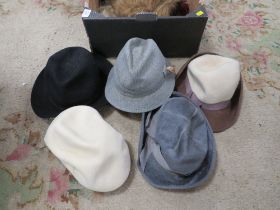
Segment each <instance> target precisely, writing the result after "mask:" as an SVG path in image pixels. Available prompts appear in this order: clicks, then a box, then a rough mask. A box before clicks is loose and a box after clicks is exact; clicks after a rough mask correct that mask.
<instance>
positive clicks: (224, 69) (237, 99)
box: [175, 52, 243, 132]
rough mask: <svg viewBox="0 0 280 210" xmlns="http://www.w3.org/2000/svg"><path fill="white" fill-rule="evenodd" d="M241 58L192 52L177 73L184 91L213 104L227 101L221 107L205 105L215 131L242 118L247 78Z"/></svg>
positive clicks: (177, 81) (177, 85)
mask: <svg viewBox="0 0 280 210" xmlns="http://www.w3.org/2000/svg"><path fill="white" fill-rule="evenodd" d="M240 71H241V70H240V65H239V62H238V61H237V60H234V59H231V58H226V57H223V56H220V55H217V54H214V53H209V52H205V53H199V54H196V55H194V56H192V57H191V58H190V59H188V61H187V62H186V63H185V64H184V65H183V66H182V67H181V69H180V70H179V72H178V74H177V78H176V85H175V89H176V90H177V91H178V92H181V93H183V94H184V95H187V96H188V95H189V93H190V92H193V93H194V94H195V95H196V97H197V98H198V99H199V100H200V101H201V102H203V103H204V105H205V104H206V105H209V107H211V106H214V107H217V104H219V103H224V102H225V101H227V103H225V104H227V105H226V106H224V107H222V108H219V109H216V108H215V109H208V108H206V107H205V106H201V109H202V111H203V112H204V114H205V116H206V118H207V120H208V121H209V123H210V125H211V128H212V129H213V131H214V132H222V131H224V130H226V129H228V128H230V127H231V126H232V125H233V124H234V123H235V122H236V121H237V119H238V116H239V114H240V109H241V105H242V98H243V82H242V77H241V73H240Z"/></svg>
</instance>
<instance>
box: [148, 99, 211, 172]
mask: <svg viewBox="0 0 280 210" xmlns="http://www.w3.org/2000/svg"><path fill="white" fill-rule="evenodd" d="M190 103H191V102H190V101H188V100H187V99H186V98H184V97H178V98H176V97H175V98H171V99H170V100H169V101H168V102H167V103H166V104H165V105H163V106H162V107H161V108H160V110H159V111H158V112H157V113H156V114H154V116H153V118H152V120H151V123H150V126H149V127H148V128H147V133H148V135H149V136H150V137H151V138H152V139H153V140H154V141H155V142H156V143H157V144H158V145H159V146H160V149H161V153H162V156H163V157H164V159H165V161H166V162H167V164H168V166H169V167H170V168H171V169H172V170H173V171H174V172H176V173H179V174H182V175H188V174H191V173H193V172H195V171H196V170H198V169H199V167H200V166H201V164H202V162H203V161H204V159H205V157H206V155H207V151H208V138H209V137H208V134H207V132H206V131H207V129H208V127H207V126H208V125H207V123H206V121H205V118H204V117H203V115H202V113H201V112H200V110H199V109H198V108H197V107H196V106H194V105H193V104H192V103H191V104H190Z"/></svg>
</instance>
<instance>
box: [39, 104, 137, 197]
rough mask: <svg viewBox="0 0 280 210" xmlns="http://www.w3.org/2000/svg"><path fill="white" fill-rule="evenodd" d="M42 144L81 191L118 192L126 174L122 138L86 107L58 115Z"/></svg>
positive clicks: (127, 166) (127, 156)
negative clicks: (76, 182) (69, 174)
mask: <svg viewBox="0 0 280 210" xmlns="http://www.w3.org/2000/svg"><path fill="white" fill-rule="evenodd" d="M44 141H45V143H46V145H47V146H48V148H49V149H50V151H51V152H52V153H53V154H54V155H55V156H56V157H57V158H58V159H59V160H60V161H61V162H62V163H63V164H64V166H65V167H66V168H67V169H68V170H69V171H70V172H71V173H72V175H73V176H74V177H75V178H76V180H77V181H78V182H79V183H80V184H81V185H83V186H84V187H86V188H88V189H90V190H93V191H97V192H108V191H113V190H115V189H117V188H119V187H120V186H121V185H122V184H123V183H124V182H125V180H126V179H127V177H128V175H129V171H130V164H131V160H130V154H129V150H128V146H127V144H126V142H125V140H124V138H123V136H122V135H121V134H120V133H119V132H117V131H116V130H115V129H114V128H113V127H112V126H111V125H109V124H108V123H107V122H106V121H105V120H104V119H103V118H102V117H101V116H100V114H99V113H98V112H97V111H96V110H95V109H94V108H91V107H89V106H75V107H72V108H69V109H67V110H65V111H63V112H62V113H60V114H59V115H58V116H57V117H56V118H55V119H54V120H53V122H52V123H51V125H50V126H49V128H48V130H47V133H46V135H45V138H44Z"/></svg>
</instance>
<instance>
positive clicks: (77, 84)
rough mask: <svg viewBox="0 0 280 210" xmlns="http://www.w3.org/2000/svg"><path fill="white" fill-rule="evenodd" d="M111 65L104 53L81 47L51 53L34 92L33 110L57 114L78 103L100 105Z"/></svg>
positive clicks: (40, 112)
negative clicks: (91, 51) (95, 52)
mask: <svg viewBox="0 0 280 210" xmlns="http://www.w3.org/2000/svg"><path fill="white" fill-rule="evenodd" d="M111 67H112V64H111V63H110V62H108V61H107V60H106V59H105V58H104V57H103V56H101V55H98V54H91V53H90V52H89V51H88V50H86V49H84V48H81V47H69V48H65V49H63V50H60V51H58V52H57V53H55V54H54V55H52V56H51V57H50V58H49V60H48V62H47V65H46V66H45V68H44V69H43V70H42V71H41V73H40V74H39V76H38V77H37V79H36V81H35V84H34V86H33V89H32V93H31V105H32V108H33V110H34V112H35V113H36V114H37V115H38V116H39V117H42V118H49V117H55V116H57V115H58V114H59V113H60V112H62V111H63V110H65V109H67V108H69V107H72V106H76V105H89V106H93V107H95V108H100V107H101V106H103V105H105V104H106V103H107V102H106V100H105V96H104V89H105V84H106V81H107V76H108V74H109V71H110V69H111Z"/></svg>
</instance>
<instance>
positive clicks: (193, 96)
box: [186, 77, 231, 111]
mask: <svg viewBox="0 0 280 210" xmlns="http://www.w3.org/2000/svg"><path fill="white" fill-rule="evenodd" d="M186 95H187V96H188V97H189V98H190V99H191V100H192V101H193V102H194V103H195V104H196V105H197V106H199V107H200V108H203V109H206V110H213V111H214V110H221V109H225V108H227V107H229V106H230V104H231V100H227V101H222V102H220V103H216V104H206V103H204V102H202V101H201V100H200V99H199V98H198V97H197V96H196V94H195V93H194V92H193V90H192V88H191V85H190V82H189V79H188V77H187V78H186Z"/></svg>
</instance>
